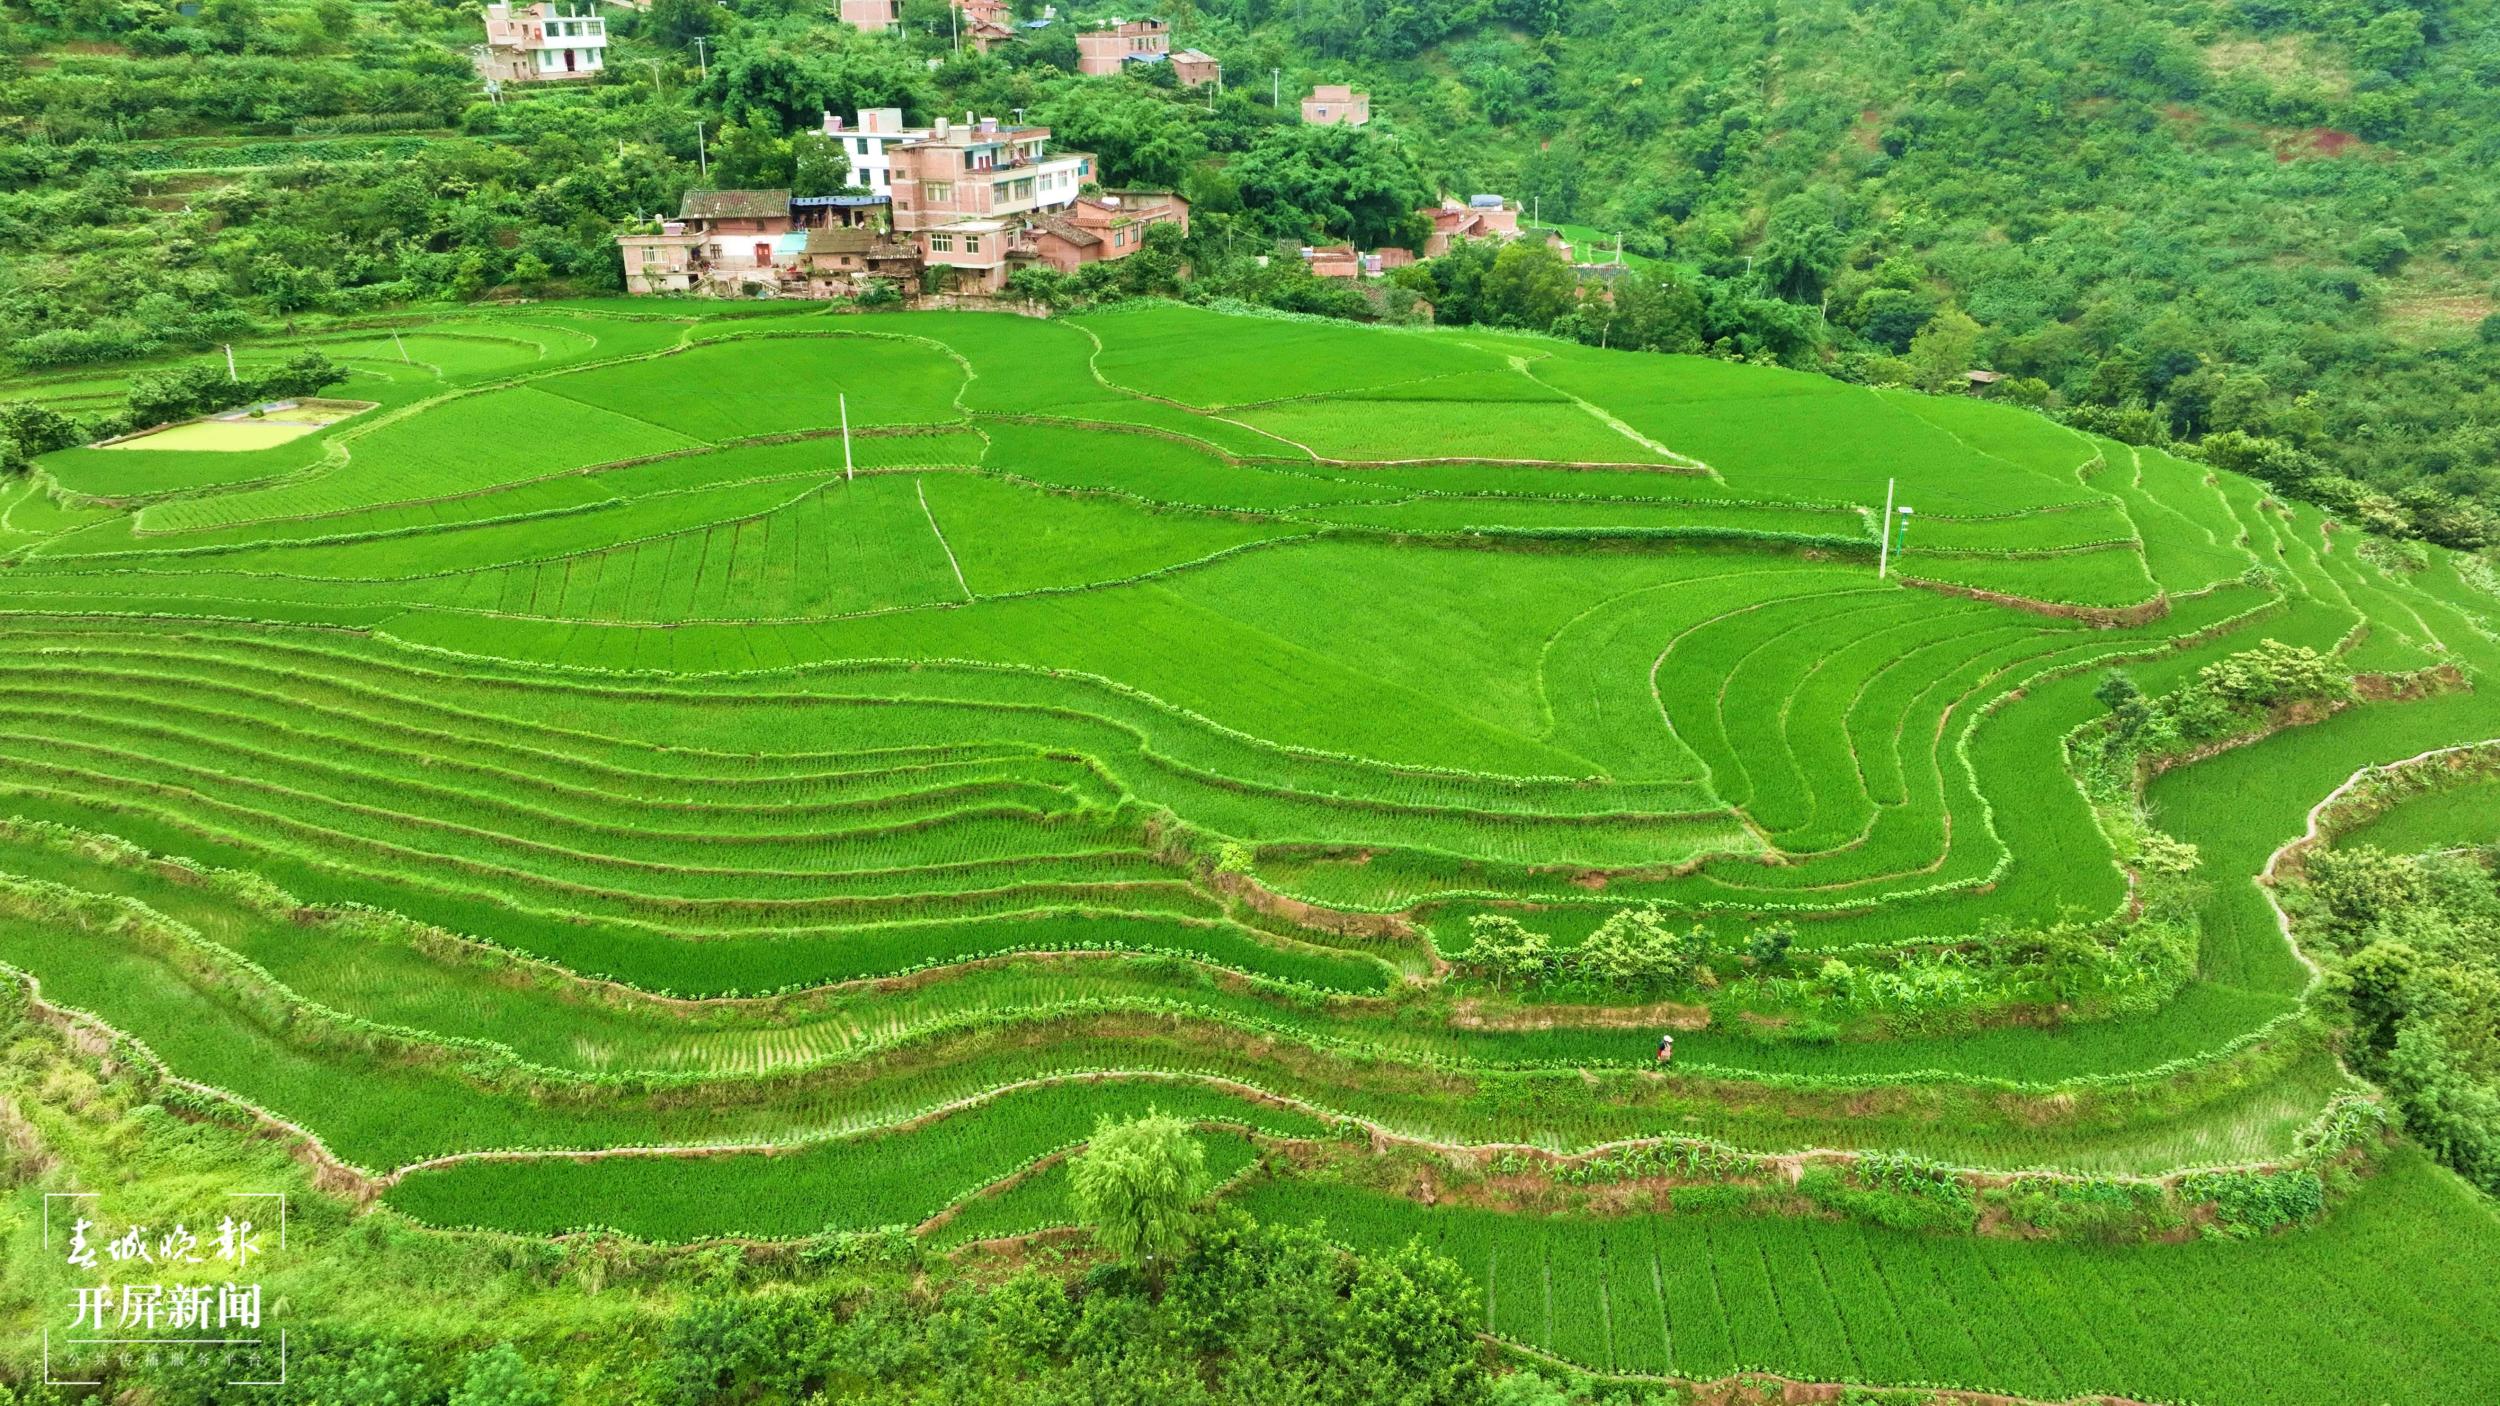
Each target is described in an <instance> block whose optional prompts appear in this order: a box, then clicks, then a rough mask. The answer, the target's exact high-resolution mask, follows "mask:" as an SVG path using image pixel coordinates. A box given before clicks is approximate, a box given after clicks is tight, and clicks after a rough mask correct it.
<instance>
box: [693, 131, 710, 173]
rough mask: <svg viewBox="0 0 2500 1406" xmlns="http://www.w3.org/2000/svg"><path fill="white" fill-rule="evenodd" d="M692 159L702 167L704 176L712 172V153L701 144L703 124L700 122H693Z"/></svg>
mask: <svg viewBox="0 0 2500 1406" xmlns="http://www.w3.org/2000/svg"><path fill="white" fill-rule="evenodd" d="M694 159H695V164H697V165H699V166H701V167H702V168H703V174H704V175H705V176H707V177H708V176H710V175H711V174H712V153H711V150H710V148H708V147H706V146H704V144H703V124H702V123H700V122H697V123H696V124H694Z"/></svg>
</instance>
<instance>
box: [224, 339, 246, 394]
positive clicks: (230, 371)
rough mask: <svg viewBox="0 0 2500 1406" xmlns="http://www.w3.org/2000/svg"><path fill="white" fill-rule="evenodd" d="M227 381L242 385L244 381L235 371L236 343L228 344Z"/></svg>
mask: <svg viewBox="0 0 2500 1406" xmlns="http://www.w3.org/2000/svg"><path fill="white" fill-rule="evenodd" d="M226 379H227V380H229V381H233V382H236V383H238V384H240V383H241V382H242V380H243V378H242V377H241V376H238V375H236V374H235V371H234V343H232V342H228V343H226Z"/></svg>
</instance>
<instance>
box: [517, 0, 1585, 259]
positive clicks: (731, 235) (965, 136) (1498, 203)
mask: <svg viewBox="0 0 2500 1406" xmlns="http://www.w3.org/2000/svg"><path fill="white" fill-rule="evenodd" d="M950 10H951V12H952V13H951V22H952V23H953V24H954V25H955V27H956V28H955V38H956V41H957V42H958V43H959V44H962V45H969V46H971V47H972V48H974V49H975V50H977V51H979V52H982V53H987V52H990V51H991V50H992V49H994V48H997V47H999V46H1002V45H1007V44H1013V43H1016V42H1018V41H1019V40H1020V39H1021V38H1022V37H1023V36H1024V34H1025V33H1027V32H1030V31H1032V30H1035V29H1041V28H1047V27H1049V26H1051V25H1055V24H1061V23H1070V24H1073V23H1075V22H1074V21H1067V20H1062V19H1060V18H1059V17H1057V15H1056V13H1055V11H1054V10H1046V11H1045V14H1044V15H1043V16H1042V17H1041V18H1038V19H1033V20H1027V21H1023V22H1022V23H1021V24H1019V23H1018V21H1016V19H1015V17H1014V11H1013V9H1012V8H1011V7H1010V6H1009V5H1008V4H1007V3H1006V0H950ZM839 14H840V16H841V19H842V21H843V22H844V23H846V24H848V25H850V26H851V27H853V28H854V29H857V30H860V31H861V32H863V33H869V34H882V33H893V32H897V31H899V29H900V27H901V25H902V3H901V0H839ZM484 18H485V33H486V42H485V44H483V45H481V46H479V47H478V48H477V49H476V50H475V51H474V54H473V58H474V61H475V63H476V65H477V69H478V72H479V74H480V75H481V76H482V77H483V78H484V79H486V81H487V82H488V84H489V85H490V87H494V86H499V85H502V84H507V83H539V82H561V81H565V80H572V79H583V78H590V77H595V76H597V75H598V74H600V73H603V72H605V71H606V69H607V64H606V58H605V50H606V47H607V33H606V21H605V20H603V19H601V18H599V17H598V16H596V15H588V14H575V13H571V12H570V11H569V10H563V9H559V8H558V7H557V6H556V5H555V4H553V3H549V2H548V0H539V3H536V4H532V5H529V6H527V7H526V8H524V9H519V10H516V9H514V8H513V5H512V3H511V0H494V3H491V4H489V5H488V6H487V7H486V10H485V16H484ZM1075 42H1076V48H1077V72H1078V73H1079V74H1081V75H1084V76H1087V77H1110V76H1113V75H1116V74H1119V73H1122V72H1124V71H1127V70H1130V69H1132V68H1137V67H1156V66H1161V67H1168V68H1169V70H1170V72H1171V75H1172V80H1173V81H1174V82H1175V83H1176V84H1177V85H1179V86H1180V87H1183V88H1201V87H1213V88H1217V89H1219V90H1220V88H1221V87H1222V84H1223V81H1224V79H1223V65H1222V64H1221V62H1219V61H1218V60H1217V59H1216V58H1215V57H1214V56H1213V55H1211V54H1207V53H1205V52H1202V51H1200V50H1197V49H1186V48H1185V49H1179V50H1175V49H1173V48H1172V33H1171V23H1170V22H1169V21H1167V20H1163V19H1158V18H1151V17H1149V18H1139V19H1130V18H1125V17H1114V18H1111V19H1108V20H1105V21H1103V22H1101V23H1099V24H1096V25H1093V26H1091V27H1085V28H1079V29H1078V30H1077V31H1076V33H1075ZM1300 113H1301V118H1302V121H1303V122H1304V123H1306V124H1308V125H1311V126H1321V127H1324V126H1344V127H1362V126H1365V125H1367V124H1369V123H1370V121H1371V119H1372V111H1371V95H1370V94H1369V93H1368V92H1364V91H1361V90H1359V89H1356V88H1354V87H1352V86H1351V85H1348V84H1343V83H1320V84H1315V85H1313V87H1312V89H1311V91H1310V92H1309V94H1308V95H1306V96H1304V97H1303V98H1302V99H1301V101H1300ZM819 135H821V136H822V137H824V138H825V139H827V140H829V141H832V142H834V143H837V144H838V145H839V146H840V148H841V149H842V151H843V153H844V154H845V156H846V157H847V159H848V161H849V163H850V165H849V167H848V175H849V181H848V183H847V187H846V189H845V190H843V191H841V192H839V193H835V194H826V195H798V194H794V193H793V192H792V191H790V190H786V189H758V190H725V189H711V190H691V191H688V192H686V194H685V197H684V199H683V202H682V203H681V205H680V206H679V208H678V210H677V213H676V215H675V217H674V218H666V217H663V218H658V219H654V220H652V221H650V222H649V223H648V224H646V225H644V226H642V227H640V228H636V229H633V230H629V231H627V232H625V233H623V234H620V235H618V236H617V239H616V242H617V247H618V250H619V257H620V258H621V260H622V262H623V265H624V279H625V290H626V292H628V293H630V294H634V295H637V296H649V295H663V294H693V295H699V296H714V297H794V298H817V299H829V298H867V299H870V300H872V301H876V302H888V301H910V300H913V299H916V298H918V297H921V296H924V295H944V296H947V297H949V298H967V297H968V298H994V297H997V296H999V295H1001V294H1003V293H1005V292H1006V291H1007V288H1008V282H1009V280H1010V279H1011V278H1012V277H1013V276H1014V274H1015V273H1016V271H1017V270H1019V269H1021V268H1026V267H1034V266H1040V267H1046V268H1049V269H1053V270H1056V271H1057V272H1059V273H1062V274H1074V273H1076V272H1077V271H1078V270H1080V269H1082V268H1084V267H1086V266H1087V265H1091V264H1101V263H1110V262H1116V261H1118V260H1122V259H1126V258H1129V257H1130V256H1132V255H1134V254H1137V253H1139V252H1141V251H1143V250H1144V249H1145V248H1146V247H1147V244H1148V236H1149V233H1150V232H1151V231H1152V230H1153V229H1155V228H1156V227H1157V226H1168V227H1170V228H1171V229H1172V230H1173V231H1174V234H1175V236H1176V237H1185V236H1186V235H1187V234H1188V233H1189V202H1188V201H1187V200H1186V199H1185V198H1183V197H1182V196H1181V195H1180V194H1179V193H1178V192H1176V191H1171V190H1152V189H1125V188H1115V187H1108V186H1105V185H1103V184H1102V183H1101V182H1100V181H1099V179H1098V171H1097V167H1096V163H1095V160H1094V157H1093V155H1092V154H1091V153H1088V152H1083V151H1070V150H1057V149H1054V148H1053V147H1052V145H1051V130H1050V128H1048V127H1046V126H1042V125H1039V124H1028V123H1023V122H1014V123H1008V122H1002V121H1001V120H1000V119H998V118H996V117H987V116H980V115H977V114H975V113H972V112H966V113H964V114H963V115H962V117H961V118H960V119H958V118H954V117H939V118H936V119H934V120H932V121H930V122H928V123H927V124H926V125H922V126H913V125H910V124H909V123H907V122H906V120H905V115H904V112H903V110H902V109H900V108H893V107H879V108H866V109H861V110H859V111H857V112H856V113H855V114H854V115H853V116H851V117H849V118H845V117H842V116H840V115H837V114H835V113H833V112H826V113H825V114H824V116H823V121H822V126H821V129H820V132H819ZM1417 213H1418V215H1419V216H1420V217H1421V218H1422V221H1423V225H1424V228H1425V229H1426V230H1427V231H1428V233H1427V236H1426V240H1425V243H1424V247H1423V248H1422V250H1421V251H1420V252H1419V251H1417V250H1415V249H1410V248H1406V247H1403V246H1398V245H1384V246H1381V247H1379V248H1375V249H1357V248H1355V247H1354V246H1352V245H1317V246H1301V247H1298V248H1296V249H1293V250H1291V251H1290V253H1291V255H1292V256H1293V257H1298V258H1299V259H1300V260H1301V261H1302V262H1303V264H1304V265H1305V266H1306V267H1307V268H1308V269H1309V270H1310V272H1311V273H1312V274H1314V275H1315V276H1317V277H1321V278H1334V279H1347V280H1360V279H1363V278H1366V277H1375V278H1376V277H1380V276H1382V275H1384V274H1386V273H1387V272H1388V271H1389V270H1392V269H1396V268H1401V267H1404V266H1405V265H1408V264H1411V263H1414V262H1415V261H1416V260H1417V259H1418V258H1419V257H1421V258H1438V257H1440V256H1441V255H1443V254H1446V253H1447V252H1449V250H1450V249H1451V247H1453V246H1454V245H1455V244H1456V243H1458V242H1459V241H1461V240H1468V239H1491V240H1498V241H1508V240H1511V239H1516V238H1517V237H1519V234H1520V220H1519V216H1520V210H1519V208H1518V206H1517V204H1516V203H1515V202H1512V201H1509V200H1506V199H1504V198H1503V197H1501V196H1498V195H1486V194H1478V195H1474V196H1471V197H1469V198H1467V199H1465V200H1459V199H1445V200H1444V201H1443V202H1442V203H1441V204H1440V205H1438V206H1435V207H1432V208H1428V209H1425V210H1421V211H1418V212H1417ZM1543 237H1544V239H1545V240H1546V242H1547V243H1548V244H1549V245H1551V246H1552V247H1553V248H1554V249H1555V250H1556V252H1558V253H1559V254H1560V255H1561V256H1562V257H1563V258H1564V259H1566V260H1568V259H1569V258H1570V257H1571V254H1572V248H1571V245H1570V243H1569V242H1568V241H1567V240H1565V239H1563V238H1562V237H1561V236H1560V235H1559V234H1556V233H1553V232H1551V231H1546V232H1544V234H1543ZM1280 252H1285V251H1280ZM1615 267H1617V268H1619V264H1618V265H1616V266H1615ZM1591 273H1592V268H1584V269H1583V270H1582V275H1583V277H1588V276H1591ZM1596 276H1598V277H1599V278H1600V279H1601V281H1602V278H1603V276H1604V275H1603V274H1602V273H1599V274H1597V275H1596Z"/></svg>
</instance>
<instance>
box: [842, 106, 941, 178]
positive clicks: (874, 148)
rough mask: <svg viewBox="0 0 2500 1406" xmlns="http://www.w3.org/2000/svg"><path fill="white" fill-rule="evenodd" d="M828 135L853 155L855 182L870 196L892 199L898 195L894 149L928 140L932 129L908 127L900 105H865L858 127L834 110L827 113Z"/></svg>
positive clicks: (845, 151)
mask: <svg viewBox="0 0 2500 1406" xmlns="http://www.w3.org/2000/svg"><path fill="white" fill-rule="evenodd" d="M824 135H825V136H827V137H829V138H831V139H832V140H834V141H837V142H840V143H841V144H842V150H843V152H844V153H845V154H846V155H847V156H849V158H850V162H851V177H850V182H851V184H852V185H855V186H857V187H859V188H860V189H861V190H863V191H866V192H867V193H868V194H870V195H882V196H887V197H889V198H891V197H892V196H893V194H894V156H893V152H894V149H895V148H896V147H899V146H902V145H905V144H906V143H910V142H917V141H925V140H927V139H928V136H929V129H928V128H926V127H906V126H904V125H903V110H902V109H901V108H899V107H864V108H861V109H860V110H859V122H858V124H857V125H856V126H854V125H851V124H849V123H846V122H844V121H843V120H842V119H841V118H839V117H836V116H834V115H833V114H832V113H830V112H828V113H826V114H825V125H824Z"/></svg>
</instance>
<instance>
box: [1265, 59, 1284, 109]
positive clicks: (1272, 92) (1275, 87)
mask: <svg viewBox="0 0 2500 1406" xmlns="http://www.w3.org/2000/svg"><path fill="white" fill-rule="evenodd" d="M1267 105H1268V106H1269V107H1283V106H1284V105H1285V71H1284V70H1283V69H1281V68H1271V69H1269V70H1268V71H1267Z"/></svg>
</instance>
